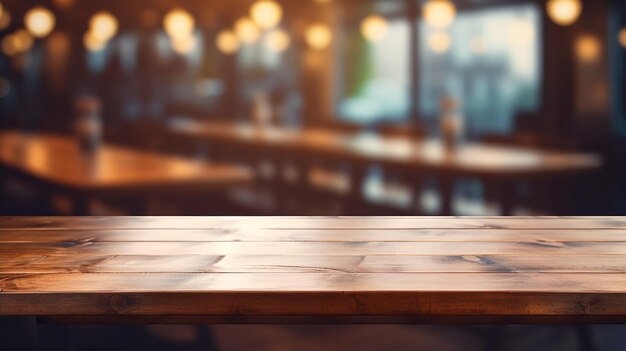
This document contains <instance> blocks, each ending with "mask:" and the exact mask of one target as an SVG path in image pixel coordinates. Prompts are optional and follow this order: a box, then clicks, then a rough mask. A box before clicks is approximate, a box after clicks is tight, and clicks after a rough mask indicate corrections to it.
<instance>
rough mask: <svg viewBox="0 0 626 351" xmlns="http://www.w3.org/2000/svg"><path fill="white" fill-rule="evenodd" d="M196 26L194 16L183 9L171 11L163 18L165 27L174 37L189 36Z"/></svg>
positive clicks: (182, 37) (171, 36)
mask: <svg viewBox="0 0 626 351" xmlns="http://www.w3.org/2000/svg"><path fill="white" fill-rule="evenodd" d="M195 26H196V22H195V20H194V18H193V16H192V15H191V14H190V13H189V12H187V11H186V10H183V9H174V10H172V11H170V12H169V13H168V14H167V15H165V18H164V19H163V27H164V28H165V31H166V32H167V34H168V35H169V36H170V38H172V39H181V40H184V39H186V38H189V37H190V36H191V35H192V33H193V31H194V29H195Z"/></svg>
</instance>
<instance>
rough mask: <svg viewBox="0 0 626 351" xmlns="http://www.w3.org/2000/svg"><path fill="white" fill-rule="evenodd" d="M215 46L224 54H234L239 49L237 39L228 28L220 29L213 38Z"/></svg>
mask: <svg viewBox="0 0 626 351" xmlns="http://www.w3.org/2000/svg"><path fill="white" fill-rule="evenodd" d="M215 44H216V45H217V48H218V49H219V50H220V51H221V52H222V53H224V54H234V53H235V52H237V50H239V39H237V35H236V34H235V33H233V32H232V31H230V30H223V31H221V32H220V33H219V34H218V35H217V38H216V40H215Z"/></svg>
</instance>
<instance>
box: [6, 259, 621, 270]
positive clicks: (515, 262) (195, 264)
mask: <svg viewBox="0 0 626 351" xmlns="http://www.w3.org/2000/svg"><path fill="white" fill-rule="evenodd" d="M142 272H150V273H333V272H335V273H341V272H344V273H385V272H393V273H506V272H510V273H513V272H517V273H533V272H534V273H542V272H544V273H594V272H595V273H626V255H624V256H614V257H611V259H610V260H607V257H606V256H580V257H577V258H576V260H575V261H572V260H571V259H569V258H567V257H565V258H564V257H562V256H505V255H499V256H498V255H494V256H444V255H442V256H396V255H387V256H295V255H228V256H216V255H212V256H211V255H163V256H149V255H93V256H87V257H85V256H74V255H68V256H41V255H24V256H20V257H17V258H4V257H2V262H1V263H0V273H7V274H27V273H39V274H45V273H142Z"/></svg>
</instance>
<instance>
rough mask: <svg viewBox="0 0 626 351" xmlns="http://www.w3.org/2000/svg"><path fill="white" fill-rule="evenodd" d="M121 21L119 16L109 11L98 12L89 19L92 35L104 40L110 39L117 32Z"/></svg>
mask: <svg viewBox="0 0 626 351" xmlns="http://www.w3.org/2000/svg"><path fill="white" fill-rule="evenodd" d="M118 28H119V23H118V21H117V18H115V16H113V15H112V14H111V13H109V12H105V11H102V12H98V13H96V14H95V15H93V16H92V17H91V20H89V30H90V31H91V32H92V35H94V36H96V37H97V38H98V39H100V40H103V41H108V40H110V39H111V38H113V37H114V36H115V34H117V30H118Z"/></svg>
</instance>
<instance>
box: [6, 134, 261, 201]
mask: <svg viewBox="0 0 626 351" xmlns="http://www.w3.org/2000/svg"><path fill="white" fill-rule="evenodd" d="M0 166H3V167H6V168H7V169H9V170H12V171H15V172H19V173H21V174H24V175H26V176H29V177H32V178H35V179H36V180H38V181H41V182H44V183H46V184H51V185H55V186H60V187H63V188H68V189H72V190H79V191H88V192H97V191H100V192H110V191H112V190H123V191H131V190H145V189H152V190H154V189H158V190H163V189H166V188H168V187H176V188H181V187H185V188H194V187H196V189H199V188H202V189H206V188H207V187H208V188H213V189H221V188H227V187H229V186H231V185H241V184H245V183H248V182H250V181H251V179H252V178H251V175H250V174H249V173H248V172H246V171H245V170H243V169H240V168H235V167H232V166H225V165H207V164H205V163H202V162H196V161H193V160H189V159H185V158H180V157H176V156H171V155H165V154H159V153H154V152H146V151H137V150H132V149H128V148H124V147H119V146H114V145H110V144H104V145H102V146H101V147H100V148H99V149H98V150H97V151H96V152H95V153H94V154H85V153H83V152H82V151H81V150H80V148H79V146H78V143H77V142H76V141H75V140H74V139H72V138H68V137H63V136H57V135H51V134H25V133H21V132H15V131H10V132H1V133H0Z"/></svg>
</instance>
